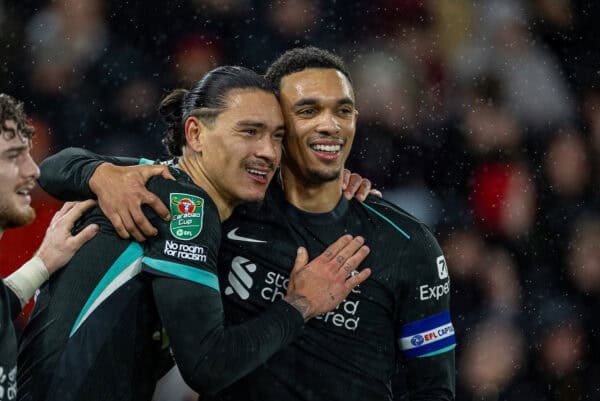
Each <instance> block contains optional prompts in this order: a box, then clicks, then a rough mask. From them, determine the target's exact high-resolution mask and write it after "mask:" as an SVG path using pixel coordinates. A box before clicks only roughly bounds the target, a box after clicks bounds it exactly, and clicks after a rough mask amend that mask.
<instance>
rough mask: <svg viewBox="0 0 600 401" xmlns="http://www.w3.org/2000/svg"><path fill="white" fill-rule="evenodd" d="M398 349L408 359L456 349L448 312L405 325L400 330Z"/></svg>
mask: <svg viewBox="0 0 600 401" xmlns="http://www.w3.org/2000/svg"><path fill="white" fill-rule="evenodd" d="M399 342H400V348H401V349H402V353H403V354H404V356H405V357H406V358H408V359H411V358H423V357H427V356H433V355H438V354H442V353H444V352H447V351H451V350H453V349H454V348H455V347H456V338H455V336H454V326H452V322H451V321H450V312H448V311H445V312H442V313H438V314H437V315H433V316H429V317H426V318H424V319H421V320H417V321H414V322H411V323H407V324H405V325H404V326H402V328H401V330H400V340H399Z"/></svg>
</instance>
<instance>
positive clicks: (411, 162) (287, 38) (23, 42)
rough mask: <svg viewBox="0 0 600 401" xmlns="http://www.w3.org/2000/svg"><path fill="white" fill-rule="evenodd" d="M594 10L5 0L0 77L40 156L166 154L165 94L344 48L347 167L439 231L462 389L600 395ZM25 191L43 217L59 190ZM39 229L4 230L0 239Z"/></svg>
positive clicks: (563, 3) (510, 394)
mask: <svg viewBox="0 0 600 401" xmlns="http://www.w3.org/2000/svg"><path fill="white" fill-rule="evenodd" d="M598 15H600V3H599V2H594V1H589V0H531V1H525V0H476V1H469V0H453V1H446V2H437V1H433V0H401V1H399V0H355V1H353V2H351V3H348V2H340V1H334V2H324V1H309V0H301V1H266V2H265V1H258V0H237V1H232V0H219V1H217V0H173V1H171V2H169V4H168V6H166V5H165V3H164V2H158V1H139V0H129V1H127V2H122V1H116V0H110V1H98V0H85V1H74V0H52V1H51V0H28V1H23V2H14V1H13V2H10V1H6V0H0V46H1V47H2V49H3V50H2V60H1V62H0V84H1V85H3V86H4V87H5V88H6V89H10V90H11V92H13V93H14V94H15V95H16V96H17V97H21V98H26V99H29V103H28V104H27V108H28V109H29V110H30V111H31V113H32V115H34V116H35V124H36V126H37V129H36V131H37V136H36V141H39V143H36V145H35V146H34V152H40V154H39V155H36V156H35V158H36V160H38V161H39V160H41V158H43V155H44V154H45V153H48V152H55V151H57V150H58V149H60V148H63V147H66V146H84V147H89V148H91V149H92V150H95V151H99V152H105V153H116V154H128V155H137V156H144V157H149V158H158V157H162V156H164V152H163V150H162V149H163V148H162V145H161V144H160V141H159V136H160V135H159V134H160V132H161V130H162V129H163V127H162V126H160V125H159V124H158V123H157V118H156V116H155V113H156V111H155V110H156V100H157V99H158V98H159V97H160V95H161V93H162V91H165V90H168V89H170V88H173V87H179V86H181V85H183V86H185V85H186V82H190V81H194V80H196V79H198V77H199V76H201V75H202V74H203V73H204V71H206V69H210V68H213V67H214V66H216V65H219V64H236V63H239V64H242V65H245V66H247V67H252V68H257V70H258V71H260V72H262V71H264V67H265V66H266V65H268V64H269V63H270V62H271V61H272V60H273V59H274V58H275V57H276V56H278V55H279V54H280V53H281V52H282V51H284V50H286V49H288V48H289V47H293V46H294V47H295V46H302V45H310V44H312V45H316V46H321V47H325V48H328V49H331V50H333V51H335V52H337V53H339V54H340V55H343V56H344V57H345V58H346V59H347V61H348V62H349V64H350V65H351V66H352V73H353V74H352V75H353V78H354V84H355V85H354V87H355V90H356V92H357V99H358V100H359V104H358V110H359V113H360V115H359V119H358V127H357V135H356V138H355V145H354V147H353V153H352V154H351V157H350V160H349V163H348V165H349V166H350V167H351V168H352V169H353V170H354V171H356V172H358V173H360V174H362V175H363V176H365V177H368V178H370V179H371V180H372V181H373V182H374V185H375V187H377V188H378V189H382V190H383V191H384V196H386V198H388V199H390V200H392V201H394V202H396V203H397V204H398V205H399V206H400V207H402V208H404V209H406V210H407V211H409V212H410V213H413V214H415V215H416V216H418V217H419V218H420V219H422V220H423V221H424V222H426V223H427V224H429V225H431V226H432V228H433V229H434V230H436V231H442V232H443V233H444V234H445V238H446V240H445V241H443V248H444V251H445V254H446V257H447V260H448V265H449V269H450V274H451V277H452V286H451V291H452V300H451V302H452V314H453V319H454V324H455V327H456V332H457V338H458V344H459V346H458V349H457V358H458V359H457V360H458V361H460V363H459V365H458V367H459V374H458V380H459V388H460V391H459V397H458V398H457V399H459V400H461V399H475V398H477V399H505V400H546V399H552V400H567V399H585V397H587V398H588V399H592V400H593V399H596V400H600V384H599V383H600V363H599V362H598V361H597V360H595V358H594V357H593V356H595V355H599V353H600V321H599V320H598V319H596V318H595V316H596V314H597V311H596V309H597V305H598V294H599V288H600V264H599V263H597V262H596V260H600V251H598V249H597V248H598V246H597V244H598V243H600V228H599V227H600V218H599V217H598V216H599V215H600V210H599V207H600V194H598V191H597V190H596V189H597V188H598V184H600V174H599V172H600V79H598V73H597V71H598V65H600V55H599V54H598V52H597V51H595V49H596V44H597V38H598V37H600V24H598V21H597V19H598V18H597V17H598ZM33 203H34V205H35V207H36V209H37V213H38V216H42V218H40V219H38V221H39V222H43V216H44V215H45V214H46V213H47V214H48V216H50V215H51V212H52V210H54V209H55V208H56V207H57V206H58V205H57V204H54V203H53V201H52V200H50V199H48V198H43V197H40V195H39V194H36V195H35V199H34V201H33ZM12 235H14V236H15V237H14V238H11V236H12ZM40 235H41V232H40ZM40 239H41V238H37V236H36V235H33V236H28V237H24V236H22V237H19V233H18V231H15V232H14V233H7V234H6V235H5V238H4V239H3V248H2V249H0V253H1V255H2V256H3V257H4V256H5V255H6V253H7V252H14V251H13V249H16V248H15V247H14V246H12V245H11V244H15V243H20V244H22V243H24V242H26V243H28V244H30V245H31V250H33V249H34V248H35V246H36V245H35V244H36V241H39V240H40ZM26 258H27V253H26V252H23V254H19V255H15V254H12V257H11V259H14V260H15V261H18V260H21V261H23V260H25V259H26ZM3 259H4V258H3ZM4 268H5V270H6V269H9V270H10V269H11V268H12V267H11V266H5V267H4ZM556 299H560V300H561V302H559V303H556V302H555V300H556ZM563 301H564V302H563ZM568 304H571V305H577V307H576V308H575V307H572V308H570V307H565V306H564V305H568ZM561 305H563V306H561ZM564 310H567V311H569V313H566V314H563V313H562V311H564ZM553 315H554V317H555V319H554V320H552V321H550V320H549V319H548V316H553ZM561 322H562V323H561ZM517 325H518V326H519V327H520V328H521V329H522V330H523V332H522V333H521V332H520V331H519V330H518V329H516V326H517ZM488 338H489V340H488ZM494 344H495V345H494ZM582 369H583V370H584V372H583V373H582Z"/></svg>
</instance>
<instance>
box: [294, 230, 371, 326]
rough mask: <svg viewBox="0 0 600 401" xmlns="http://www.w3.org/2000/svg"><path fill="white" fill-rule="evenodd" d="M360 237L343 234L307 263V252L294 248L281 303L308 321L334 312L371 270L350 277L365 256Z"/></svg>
mask: <svg viewBox="0 0 600 401" xmlns="http://www.w3.org/2000/svg"><path fill="white" fill-rule="evenodd" d="M363 243H364V239H363V238H362V237H356V238H352V236H351V235H344V236H343V237H341V238H340V239H338V240H337V241H336V242H334V243H333V244H332V245H330V246H329V248H327V249H326V250H325V251H324V252H323V253H322V254H321V255H319V256H317V257H316V258H315V259H313V260H312V261H311V262H310V263H308V264H307V262H308V253H307V252H306V249H304V248H303V247H300V248H298V255H297V256H296V262H295V264H294V269H293V270H292V273H291V274H290V281H289V284H288V290H287V295H286V296H285V297H284V300H286V301H287V302H289V303H290V304H292V305H293V306H294V307H295V308H296V309H298V311H300V313H302V316H303V317H304V320H305V321H306V320H308V319H310V318H313V317H315V316H319V315H321V314H323V313H325V312H328V311H330V310H333V309H335V308H336V307H337V306H338V305H339V304H340V302H342V301H343V300H344V298H346V297H347V296H348V294H349V293H350V291H352V289H354V288H355V287H356V286H357V285H359V284H360V283H362V282H363V281H365V280H366V279H367V278H368V277H369V275H370V274H371V269H368V268H367V269H363V270H362V271H361V272H360V273H358V274H353V273H352V272H354V271H355V270H356V268H357V267H358V265H359V264H360V263H361V262H362V261H363V260H364V259H365V258H366V257H367V255H368V254H369V248H368V247H367V246H365V245H363Z"/></svg>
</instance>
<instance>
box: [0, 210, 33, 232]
mask: <svg viewBox="0 0 600 401" xmlns="http://www.w3.org/2000/svg"><path fill="white" fill-rule="evenodd" d="M0 215H1V216H0V220H3V221H5V222H6V225H5V228H17V227H21V226H26V225H27V224H30V223H33V221H34V220H35V210H34V209H33V208H32V207H29V206H28V207H27V208H26V209H24V208H18V209H16V210H4V211H2V213H0Z"/></svg>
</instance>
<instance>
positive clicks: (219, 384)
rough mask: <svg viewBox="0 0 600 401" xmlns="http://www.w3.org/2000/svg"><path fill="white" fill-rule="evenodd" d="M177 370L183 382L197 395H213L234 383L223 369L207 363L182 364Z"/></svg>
mask: <svg viewBox="0 0 600 401" xmlns="http://www.w3.org/2000/svg"><path fill="white" fill-rule="evenodd" d="M179 370H180V372H181V377H182V378H183V381H185V383H186V384H187V385H188V386H190V387H191V388H192V389H193V390H194V391H196V392H197V393H199V394H215V393H217V392H219V391H221V390H223V389H224V388H225V387H227V386H228V385H229V384H231V383H232V382H233V381H234V380H231V377H229V376H230V375H228V374H227V370H225V369H224V368H223V367H217V366H211V364H209V363H208V362H207V361H202V362H200V363H198V364H197V365H196V366H191V364H186V363H182V364H181V365H179Z"/></svg>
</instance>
